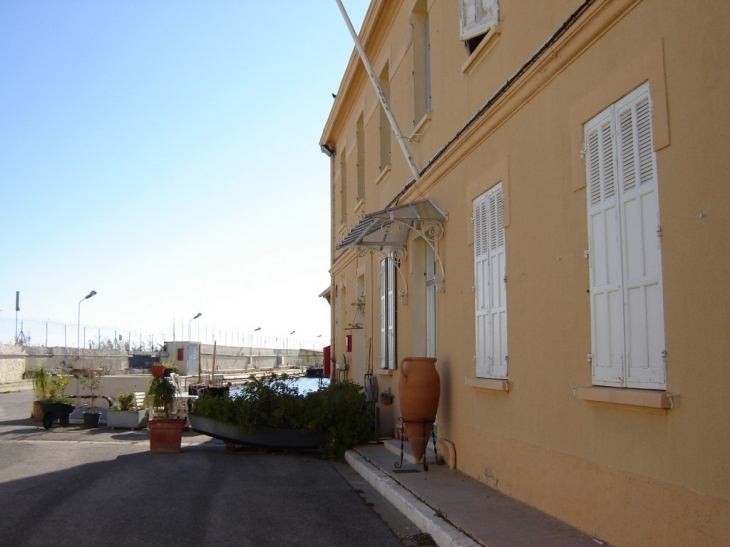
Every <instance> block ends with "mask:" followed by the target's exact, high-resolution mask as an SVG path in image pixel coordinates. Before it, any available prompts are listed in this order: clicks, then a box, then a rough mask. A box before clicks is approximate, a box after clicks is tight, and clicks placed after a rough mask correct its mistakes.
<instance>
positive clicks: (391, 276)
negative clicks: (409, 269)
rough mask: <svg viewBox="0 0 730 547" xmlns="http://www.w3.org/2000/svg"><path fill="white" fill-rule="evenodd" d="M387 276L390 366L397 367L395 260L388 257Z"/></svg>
mask: <svg viewBox="0 0 730 547" xmlns="http://www.w3.org/2000/svg"><path fill="white" fill-rule="evenodd" d="M386 265H387V271H386V274H387V277H388V303H387V310H388V367H387V368H395V261H394V260H393V259H392V258H388V260H387V261H386Z"/></svg>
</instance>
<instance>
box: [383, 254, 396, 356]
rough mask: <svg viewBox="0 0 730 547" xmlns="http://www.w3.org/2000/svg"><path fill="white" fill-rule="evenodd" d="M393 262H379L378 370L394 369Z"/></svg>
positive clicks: (384, 260) (388, 259)
mask: <svg viewBox="0 0 730 547" xmlns="http://www.w3.org/2000/svg"><path fill="white" fill-rule="evenodd" d="M395 363H396V361H395V262H394V261H393V258H392V257H387V258H385V259H383V260H382V261H381V262H380V368H384V369H394V368H395Z"/></svg>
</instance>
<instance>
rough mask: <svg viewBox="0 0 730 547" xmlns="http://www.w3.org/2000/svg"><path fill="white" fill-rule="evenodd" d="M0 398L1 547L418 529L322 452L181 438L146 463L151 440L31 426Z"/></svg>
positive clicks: (308, 537) (335, 539)
mask: <svg viewBox="0 0 730 547" xmlns="http://www.w3.org/2000/svg"><path fill="white" fill-rule="evenodd" d="M31 401H32V393H31V392H21V393H5V394H0V515H2V517H1V518H0V546H6V545H7V546H26V545H27V546H46V545H53V546H59V547H64V546H74V547H78V546H85V545H93V546H95V547H98V546H105V547H109V546H136V545H145V546H168V545H169V546H176V547H180V546H188V545H189V546H193V545H194V546H205V545H215V546H227V545H236V546H257V547H258V546H277V547H278V546H284V545H293V546H303V547H306V546H317V547H322V546H329V545H337V546H352V547H358V546H363V547H366V546H367V547H371V546H397V547H400V546H402V545H404V544H405V545H408V544H412V542H411V541H410V540H408V539H403V538H407V537H408V536H415V535H416V534H418V530H417V529H416V528H414V527H413V526H412V525H411V524H410V523H409V522H408V521H407V520H406V519H405V517H403V516H402V515H401V514H400V513H398V512H397V511H396V510H395V509H393V508H392V507H391V506H390V504H388V502H387V501H385V500H384V499H383V498H381V497H380V495H379V494H378V493H377V492H375V491H374V490H372V489H371V488H370V487H369V485H367V483H366V482H365V481H362V480H360V479H359V476H358V475H357V474H356V473H354V471H352V469H351V468H350V467H349V466H348V465H347V464H345V463H341V462H331V461H327V460H323V459H320V458H319V456H318V455H317V454H316V453H308V454H284V453H278V454H272V453H261V452H254V451H246V452H235V453H230V452H226V451H225V447H224V445H223V444H222V443H220V442H219V441H215V440H213V439H209V438H208V437H205V436H202V435H197V434H195V433H186V434H185V436H184V438H183V451H182V452H181V453H180V454H151V453H150V452H149V445H148V441H147V432H146V431H144V430H142V431H139V430H138V431H123V430H109V429H106V428H99V429H94V430H85V429H82V428H81V427H77V426H71V427H68V428H61V427H58V426H55V427H54V428H52V429H51V430H45V429H43V427H42V426H40V425H39V424H38V423H36V422H33V421H32V420H30V419H29V416H30V410H31Z"/></svg>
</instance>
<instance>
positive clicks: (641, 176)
mask: <svg viewBox="0 0 730 547" xmlns="http://www.w3.org/2000/svg"><path fill="white" fill-rule="evenodd" d="M651 115H652V114H651V99H650V95H649V85H648V84H645V85H643V86H642V87H640V88H638V89H637V90H635V91H633V92H632V93H630V94H629V95H627V96H626V97H624V98H623V99H621V100H620V101H619V102H617V103H615V104H614V105H612V106H610V107H609V108H607V109H606V110H604V111H603V112H601V113H600V114H599V115H598V116H596V117H595V118H593V119H592V120H591V121H589V122H588V123H587V124H586V126H585V146H586V150H585V154H586V177H587V179H586V188H587V192H586V193H587V197H588V238H589V257H590V299H591V355H590V358H591V362H592V368H593V383H594V384H597V385H603V386H615V387H633V388H648V389H665V388H666V373H665V363H664V360H665V346H664V304H663V296H662V268H661V246H660V245H661V224H660V223H659V199H658V184H657V176H656V158H655V154H654V148H653V143H652V119H651Z"/></svg>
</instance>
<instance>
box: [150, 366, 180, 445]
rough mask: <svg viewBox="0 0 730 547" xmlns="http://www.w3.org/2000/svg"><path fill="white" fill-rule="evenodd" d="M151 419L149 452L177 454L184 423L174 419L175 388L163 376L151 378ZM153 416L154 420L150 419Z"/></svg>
mask: <svg viewBox="0 0 730 547" xmlns="http://www.w3.org/2000/svg"><path fill="white" fill-rule="evenodd" d="M148 396H149V402H150V412H151V417H150V420H149V423H148V425H149V429H150V452H164V453H177V452H180V446H181V444H182V431H183V426H184V425H185V421H184V420H181V419H178V418H174V417H173V410H174V408H175V386H174V384H173V383H172V382H171V381H170V380H169V379H168V378H166V377H165V376H153V377H152V380H150V386H149V391H148ZM152 415H154V418H152Z"/></svg>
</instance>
